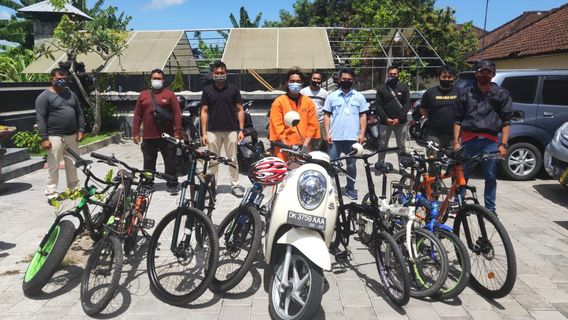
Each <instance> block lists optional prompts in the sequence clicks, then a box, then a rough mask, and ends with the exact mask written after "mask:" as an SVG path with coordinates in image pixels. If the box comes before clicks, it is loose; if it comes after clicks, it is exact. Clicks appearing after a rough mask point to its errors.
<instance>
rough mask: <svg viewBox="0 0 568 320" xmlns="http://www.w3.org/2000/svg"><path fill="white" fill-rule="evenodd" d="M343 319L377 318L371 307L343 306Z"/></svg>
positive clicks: (366, 319) (361, 319)
mask: <svg viewBox="0 0 568 320" xmlns="http://www.w3.org/2000/svg"><path fill="white" fill-rule="evenodd" d="M344 311H345V319H346V320H374V319H376V318H377V316H376V315H375V311H374V310H373V308H372V307H371V306H368V307H361V306H352V305H349V306H345V308H344Z"/></svg>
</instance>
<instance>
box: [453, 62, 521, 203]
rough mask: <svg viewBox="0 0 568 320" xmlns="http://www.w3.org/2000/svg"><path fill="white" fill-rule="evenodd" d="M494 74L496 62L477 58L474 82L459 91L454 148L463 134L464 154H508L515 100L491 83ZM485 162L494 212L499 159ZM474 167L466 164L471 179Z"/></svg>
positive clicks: (489, 200)
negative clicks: (512, 106)
mask: <svg viewBox="0 0 568 320" xmlns="http://www.w3.org/2000/svg"><path fill="white" fill-rule="evenodd" d="M494 76H495V63H493V62H491V61H488V60H482V61H478V62H477V63H476V65H475V77H476V82H475V84H474V85H473V86H472V87H469V88H465V89H463V90H462V91H460V93H459V95H458V98H457V101H456V115H455V123H454V141H453V147H454V149H458V148H460V133H461V144H463V146H464V147H465V148H466V150H465V155H466V156H469V157H472V156H475V155H477V154H480V153H484V152H488V153H489V152H495V151H499V156H500V157H505V155H506V154H507V140H508V139H509V124H510V121H511V117H512V115H513V111H512V108H511V103H512V99H511V96H510V95H509V92H508V91H507V90H505V89H503V88H501V87H499V86H498V85H497V84H495V83H492V82H491V79H492V78H493V77H494ZM499 134H500V135H501V137H499ZM482 164H483V172H484V175H485V189H484V191H483V193H484V198H485V199H484V200H485V207H486V208H487V209H489V210H491V211H493V212H495V199H496V195H497V176H496V172H497V159H494V158H493V159H488V160H485V161H483V163H482ZM472 169H473V164H471V163H469V164H468V163H466V165H465V168H464V174H465V176H466V178H469V174H470V173H471V170H472Z"/></svg>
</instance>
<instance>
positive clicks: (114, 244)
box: [81, 152, 175, 316]
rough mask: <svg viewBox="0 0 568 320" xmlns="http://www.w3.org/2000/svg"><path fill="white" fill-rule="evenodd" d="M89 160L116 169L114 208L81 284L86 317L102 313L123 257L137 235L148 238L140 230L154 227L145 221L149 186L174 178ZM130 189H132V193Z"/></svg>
mask: <svg viewBox="0 0 568 320" xmlns="http://www.w3.org/2000/svg"><path fill="white" fill-rule="evenodd" d="M91 157H93V158H95V159H99V160H101V161H103V162H105V163H107V164H108V165H111V166H118V168H119V169H118V171H117V174H116V176H115V177H114V179H113V182H115V183H117V184H118V187H117V188H116V189H115V190H114V192H113V193H112V195H111V196H110V197H111V199H112V200H111V203H112V204H113V205H114V206H113V208H112V214H111V215H110V217H109V218H108V220H107V221H106V224H104V226H103V228H104V231H103V237H102V239H101V240H100V241H98V242H97V243H96V244H95V246H94V248H93V251H92V252H91V254H90V255H89V259H88V260H87V264H86V266H85V271H84V272H83V277H82V280H81V306H82V307H83V311H85V313H86V314H88V315H90V316H93V315H95V314H98V313H100V312H101V311H102V310H104V309H105V308H106V306H107V305H108V304H109V303H110V301H111V300H112V298H113V297H114V295H115V292H116V290H117V288H118V284H119V281H120V275H121V272H122V267H123V255H124V253H125V254H129V253H130V251H131V250H132V249H134V246H135V245H136V239H137V235H138V233H139V232H142V233H144V234H146V235H148V233H147V232H146V231H145V230H144V229H150V228H152V227H153V226H154V221H153V220H150V219H147V218H146V212H147V210H148V206H149V204H150V200H151V195H152V192H151V187H150V186H149V184H150V183H151V182H152V181H153V180H154V177H158V178H161V179H165V180H174V179H175V178H174V177H172V176H170V175H168V174H165V173H160V172H156V171H153V170H139V169H136V168H133V167H131V166H129V165H128V164H126V163H124V162H122V161H120V160H118V159H116V158H115V157H114V155H113V156H110V157H109V156H105V155H101V154H98V153H94V152H93V153H91ZM133 186H136V188H134V190H132V187H133ZM123 246H124V252H123Z"/></svg>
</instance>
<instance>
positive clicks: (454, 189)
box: [400, 147, 517, 298]
mask: <svg viewBox="0 0 568 320" xmlns="http://www.w3.org/2000/svg"><path fill="white" fill-rule="evenodd" d="M464 151H465V148H463V147H462V148H461V149H459V150H456V151H444V150H439V153H441V154H444V155H445V156H444V157H443V158H432V159H429V160H428V161H430V162H432V163H435V164H436V167H437V169H436V170H434V173H432V172H431V173H424V174H422V176H421V177H420V176H419V175H417V176H416V177H420V178H419V179H418V178H413V177H414V175H413V174H410V175H408V174H407V175H405V176H403V178H402V179H401V182H400V185H403V186H406V187H410V188H411V190H414V191H418V192H421V193H422V194H423V195H425V196H426V197H427V198H428V199H429V200H430V201H435V200H439V197H441V196H445V197H443V200H442V201H441V202H440V204H439V207H440V208H439V212H440V215H439V216H438V217H437V219H436V221H437V223H444V222H446V221H447V219H448V218H449V217H451V216H455V220H454V225H453V232H454V233H455V234H456V235H457V236H459V237H460V238H461V239H463V240H465V241H464V243H465V244H466V246H467V248H468V249H469V257H470V260H471V275H470V279H469V281H470V283H471V286H472V287H473V288H474V289H475V290H476V291H478V292H479V293H481V294H482V295H484V296H486V297H489V298H501V297H504V296H506V295H507V294H509V293H510V292H511V290H512V289H513V287H514V285H515V281H516V274H517V272H516V270H517V266H516V260H515V251H514V248H513V245H512V242H511V239H510V238H509V235H508V234H507V231H506V229H505V227H504V226H503V224H502V223H501V221H500V220H499V218H498V217H497V215H496V214H494V213H493V212H491V211H489V210H487V209H486V208H484V207H482V206H481V205H479V201H478V200H477V192H476V188H475V187H473V186H468V185H467V182H466V179H465V176H464V173H463V163H464V162H466V161H472V162H474V163H478V162H481V161H485V160H487V159H489V158H490V157H497V154H496V153H487V154H478V155H476V156H473V157H466V156H464ZM401 165H402V166H404V167H406V168H414V169H416V168H418V167H419V166H420V164H419V163H418V162H417V160H416V157H413V156H412V155H402V156H401ZM444 170H445V172H443V171H444ZM448 179H451V184H450V186H449V187H446V185H445V184H444V180H448ZM466 192H469V194H467V195H466ZM423 218H424V217H423Z"/></svg>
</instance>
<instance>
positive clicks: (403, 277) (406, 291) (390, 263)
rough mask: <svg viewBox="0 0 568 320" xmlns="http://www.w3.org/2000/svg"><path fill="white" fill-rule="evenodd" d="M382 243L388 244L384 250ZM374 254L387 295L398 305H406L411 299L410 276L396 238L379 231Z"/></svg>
mask: <svg viewBox="0 0 568 320" xmlns="http://www.w3.org/2000/svg"><path fill="white" fill-rule="evenodd" d="M382 244H386V245H387V247H386V248H385V250H384V251H382V250H381V245H382ZM373 255H374V256H375V264H376V265H377V271H378V272H379V277H380V278H381V282H382V283H383V286H384V287H385V292H386V294H387V296H388V297H389V298H390V299H391V300H392V301H393V302H394V303H395V304H396V305H398V306H404V305H406V304H407V303H408V301H409V300H410V276H409V275H408V272H406V262H405V260H404V257H403V255H402V251H401V250H400V248H399V247H398V245H397V244H396V241H395V240H394V238H393V237H392V236H391V235H390V234H388V233H386V232H379V233H378V234H377V235H376V238H375V246H374V247H373ZM389 256H390V259H389Z"/></svg>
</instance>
